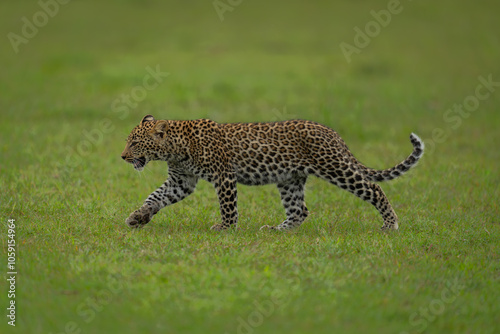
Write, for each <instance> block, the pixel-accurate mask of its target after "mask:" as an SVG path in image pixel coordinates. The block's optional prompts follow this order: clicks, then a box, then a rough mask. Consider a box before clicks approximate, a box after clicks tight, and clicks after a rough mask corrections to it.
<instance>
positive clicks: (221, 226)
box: [210, 224, 238, 231]
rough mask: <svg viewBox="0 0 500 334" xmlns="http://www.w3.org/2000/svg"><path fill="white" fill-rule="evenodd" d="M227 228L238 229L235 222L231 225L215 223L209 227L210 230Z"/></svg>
mask: <svg viewBox="0 0 500 334" xmlns="http://www.w3.org/2000/svg"><path fill="white" fill-rule="evenodd" d="M229 228H231V229H234V230H237V229H238V227H237V226H236V224H232V225H224V224H215V225H214V226H212V227H211V228H210V229H211V230H212V231H223V230H227V229H229Z"/></svg>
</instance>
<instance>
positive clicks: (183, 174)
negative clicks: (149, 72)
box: [121, 115, 424, 230]
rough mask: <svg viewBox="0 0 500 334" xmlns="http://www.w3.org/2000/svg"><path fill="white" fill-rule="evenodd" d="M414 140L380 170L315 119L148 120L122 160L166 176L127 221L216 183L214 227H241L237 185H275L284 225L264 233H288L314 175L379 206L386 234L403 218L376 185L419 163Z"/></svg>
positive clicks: (142, 220) (301, 216)
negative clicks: (163, 170) (201, 183)
mask: <svg viewBox="0 0 500 334" xmlns="http://www.w3.org/2000/svg"><path fill="white" fill-rule="evenodd" d="M410 140H411V143H412V144H413V152H412V153H411V154H410V155H409V156H408V157H407V158H406V159H405V160H404V161H402V162H401V163H399V164H397V165H396V166H394V167H391V168H388V169H385V170H375V169H372V168H369V167H366V166H365V165H363V164H362V163H360V162H359V161H358V160H357V159H356V158H355V157H354V156H353V155H352V153H351V152H350V151H349V149H348V148H347V146H346V144H345V143H344V141H343V140H342V138H340V136H339V135H338V134H337V133H336V132H335V131H333V130H332V129H330V128H328V127H326V126H324V125H321V124H318V123H315V122H311V121H304V120H291V121H283V122H274V123H230V124H219V123H216V122H214V121H211V120H208V119H199V120H192V121H172V120H156V119H154V117H153V116H151V115H147V116H145V117H144V118H143V119H142V121H141V123H140V124H139V125H138V126H136V127H135V128H134V129H133V130H132V132H131V133H130V135H129V136H128V139H127V144H126V146H125V149H124V151H123V152H122V155H121V156H122V158H123V160H125V161H126V162H128V163H131V164H132V165H133V166H134V168H135V169H136V170H139V171H141V170H143V169H144V166H146V164H147V163H148V162H149V161H153V160H162V161H166V162H167V164H168V178H167V180H166V181H165V183H163V184H162V185H161V186H160V187H159V188H158V189H156V190H155V191H154V192H153V193H151V195H149V196H148V198H147V199H146V200H145V201H144V204H143V205H142V206H141V207H140V208H139V209H138V210H136V211H134V212H133V213H132V214H130V216H129V217H128V218H127V220H126V223H127V224H128V225H129V226H131V227H135V228H138V227H142V226H143V225H145V224H147V223H148V222H149V221H150V220H151V219H152V218H153V216H154V215H155V214H156V213H157V212H158V211H160V210H161V209H162V208H164V207H165V206H168V205H170V204H174V203H176V202H179V201H180V200H182V199H184V198H186V197H187V196H188V195H189V194H191V193H192V192H193V191H194V189H195V187H196V183H197V182H198V180H199V179H204V180H206V181H208V182H211V183H212V184H213V185H214V187H215V190H216V192H217V195H218V198H219V202H220V213H221V216H222V222H221V223H220V224H216V225H214V226H212V229H215V230H223V229H227V228H229V227H236V224H237V222H238V209H237V191H236V184H237V183H242V184H245V185H263V184H269V183H275V184H276V185H277V187H278V190H279V193H280V195H281V201H282V203H283V206H284V207H285V211H286V220H285V221H284V222H282V223H281V224H279V225H277V226H272V227H270V226H268V225H265V226H263V227H262V228H270V229H276V230H287V229H291V228H294V227H298V226H299V225H300V224H302V222H303V221H304V220H305V219H306V217H307V216H308V214H309V211H308V210H307V207H306V204H305V202H304V186H305V184H306V180H307V177H308V176H310V175H313V176H316V177H319V178H322V179H324V180H326V181H328V182H330V183H332V184H334V185H336V186H338V187H340V188H342V189H345V190H347V191H349V192H351V193H352V194H354V195H356V196H358V197H359V198H361V199H363V200H365V201H367V202H369V203H371V204H372V205H374V206H375V208H376V209H377V210H378V211H379V212H380V214H381V216H382V218H383V220H384V223H383V225H382V229H397V228H398V217H397V216H396V213H395V212H394V210H393V209H392V207H391V204H390V203H389V201H388V200H387V197H386V196H385V194H384V192H383V191H382V188H380V186H379V185H377V184H376V183H375V182H381V181H389V180H392V179H394V178H397V177H399V176H401V175H403V174H404V173H406V172H407V171H408V170H409V169H410V168H412V167H413V166H415V165H416V164H417V162H418V161H419V160H420V158H421V157H422V155H423V154H424V143H423V142H422V140H421V139H420V138H419V137H418V136H417V135H415V134H411V135H410Z"/></svg>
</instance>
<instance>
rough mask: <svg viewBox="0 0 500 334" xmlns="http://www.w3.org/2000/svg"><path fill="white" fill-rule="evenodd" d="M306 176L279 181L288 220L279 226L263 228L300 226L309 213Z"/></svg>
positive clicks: (276, 228) (281, 228)
mask: <svg viewBox="0 0 500 334" xmlns="http://www.w3.org/2000/svg"><path fill="white" fill-rule="evenodd" d="M305 183H306V178H305V177H303V178H296V179H292V180H289V181H287V182H283V183H279V184H278V185H277V186H278V190H279V192H280V195H281V202H282V204H283V207H284V208H285V211H286V220H285V221H284V222H282V223H281V224H279V225H278V226H269V225H264V226H262V227H261V229H265V228H269V229H272V230H290V229H293V228H296V227H299V226H300V225H301V224H302V223H303V222H304V220H305V219H306V218H307V216H308V215H309V211H308V210H307V207H306V204H305V201H304V187H305Z"/></svg>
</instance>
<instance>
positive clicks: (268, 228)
mask: <svg viewBox="0 0 500 334" xmlns="http://www.w3.org/2000/svg"><path fill="white" fill-rule="evenodd" d="M277 229H278V228H277V227H276V226H271V225H264V226H262V227H261V228H260V229H259V231H262V230H277Z"/></svg>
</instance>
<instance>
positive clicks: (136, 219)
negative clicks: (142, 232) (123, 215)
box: [125, 208, 153, 228]
mask: <svg viewBox="0 0 500 334" xmlns="http://www.w3.org/2000/svg"><path fill="white" fill-rule="evenodd" d="M152 216H153V215H152V214H151V210H148V209H145V208H140V209H138V210H135V211H134V212H132V213H131V214H130V216H129V217H128V218H127V219H126V220H125V223H127V225H128V226H130V227H132V228H141V227H143V226H144V225H146V224H147V223H149V221H150V220H151V218H152Z"/></svg>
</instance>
